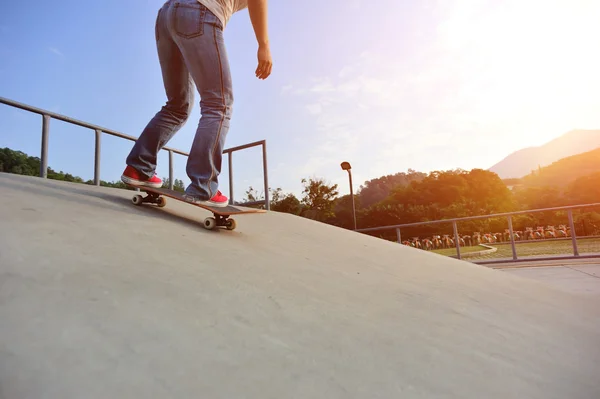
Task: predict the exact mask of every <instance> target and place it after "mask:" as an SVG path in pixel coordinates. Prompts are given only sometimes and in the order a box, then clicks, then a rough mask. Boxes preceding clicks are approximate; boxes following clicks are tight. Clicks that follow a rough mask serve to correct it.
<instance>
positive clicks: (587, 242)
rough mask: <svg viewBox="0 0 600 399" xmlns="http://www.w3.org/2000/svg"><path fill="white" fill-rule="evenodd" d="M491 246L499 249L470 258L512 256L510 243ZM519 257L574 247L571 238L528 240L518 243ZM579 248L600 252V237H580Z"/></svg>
mask: <svg viewBox="0 0 600 399" xmlns="http://www.w3.org/2000/svg"><path fill="white" fill-rule="evenodd" d="M486 245H488V246H490V247H493V248H497V249H498V250H497V251H496V252H493V253H489V254H482V255H474V256H470V257H469V258H468V259H469V260H483V259H502V258H512V248H511V246H510V243H502V244H491V245H490V244H486ZM516 248H517V257H518V258H524V257H528V256H553V255H559V256H560V255H572V254H573V247H572V244H571V240H570V239H568V240H560V241H539V242H527V243H518V242H517V243H516ZM577 249H578V250H579V254H580V255H583V254H592V253H600V238H578V239H577ZM483 250H486V248H485V247H481V246H475V247H462V248H461V249H460V252H461V254H465V253H468V252H477V251H483ZM431 252H435V253H437V254H440V255H445V256H455V255H456V248H448V249H438V250H434V251H431Z"/></svg>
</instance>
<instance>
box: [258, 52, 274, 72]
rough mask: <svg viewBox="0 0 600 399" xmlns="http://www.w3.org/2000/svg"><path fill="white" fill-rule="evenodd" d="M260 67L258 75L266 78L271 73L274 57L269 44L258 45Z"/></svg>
mask: <svg viewBox="0 0 600 399" xmlns="http://www.w3.org/2000/svg"><path fill="white" fill-rule="evenodd" d="M257 56H258V67H256V77H257V78H259V79H266V78H268V77H269V75H270V74H271V69H272V68H273V59H272V58H271V49H270V48H269V45H261V46H258V54H257Z"/></svg>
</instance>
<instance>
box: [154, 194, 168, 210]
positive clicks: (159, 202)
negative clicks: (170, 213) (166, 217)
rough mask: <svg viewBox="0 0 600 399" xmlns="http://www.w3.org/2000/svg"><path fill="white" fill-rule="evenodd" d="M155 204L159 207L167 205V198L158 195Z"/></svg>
mask: <svg viewBox="0 0 600 399" xmlns="http://www.w3.org/2000/svg"><path fill="white" fill-rule="evenodd" d="M156 205H158V207H159V208H164V207H165V205H167V199H166V198H165V197H158V198H157V199H156Z"/></svg>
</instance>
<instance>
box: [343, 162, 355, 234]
mask: <svg viewBox="0 0 600 399" xmlns="http://www.w3.org/2000/svg"><path fill="white" fill-rule="evenodd" d="M340 166H341V167H342V170H347V171H348V179H349V180H350V198H352V219H353V220H354V230H356V206H355V205H354V192H353V190H352V172H351V171H350V169H352V167H351V166H350V163H349V162H342V164H341V165H340Z"/></svg>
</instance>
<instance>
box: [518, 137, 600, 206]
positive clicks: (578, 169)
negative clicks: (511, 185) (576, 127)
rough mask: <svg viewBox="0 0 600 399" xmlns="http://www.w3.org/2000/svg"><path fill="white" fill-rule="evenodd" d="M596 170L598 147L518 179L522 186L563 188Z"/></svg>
mask: <svg viewBox="0 0 600 399" xmlns="http://www.w3.org/2000/svg"><path fill="white" fill-rule="evenodd" d="M598 172H600V148H596V149H595V150H592V151H588V152H584V153H583V154H577V155H572V156H570V157H566V158H563V159H561V160H559V161H556V162H553V163H552V164H550V165H548V166H545V167H543V168H540V169H539V170H535V171H533V173H530V174H529V175H527V176H525V177H523V178H522V179H519V180H520V181H519V183H520V184H521V185H522V186H523V187H557V188H564V187H566V186H567V185H569V184H571V183H572V182H574V181H575V180H576V179H578V178H581V177H585V176H590V175H592V174H595V173H598ZM599 200H600V199H599Z"/></svg>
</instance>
